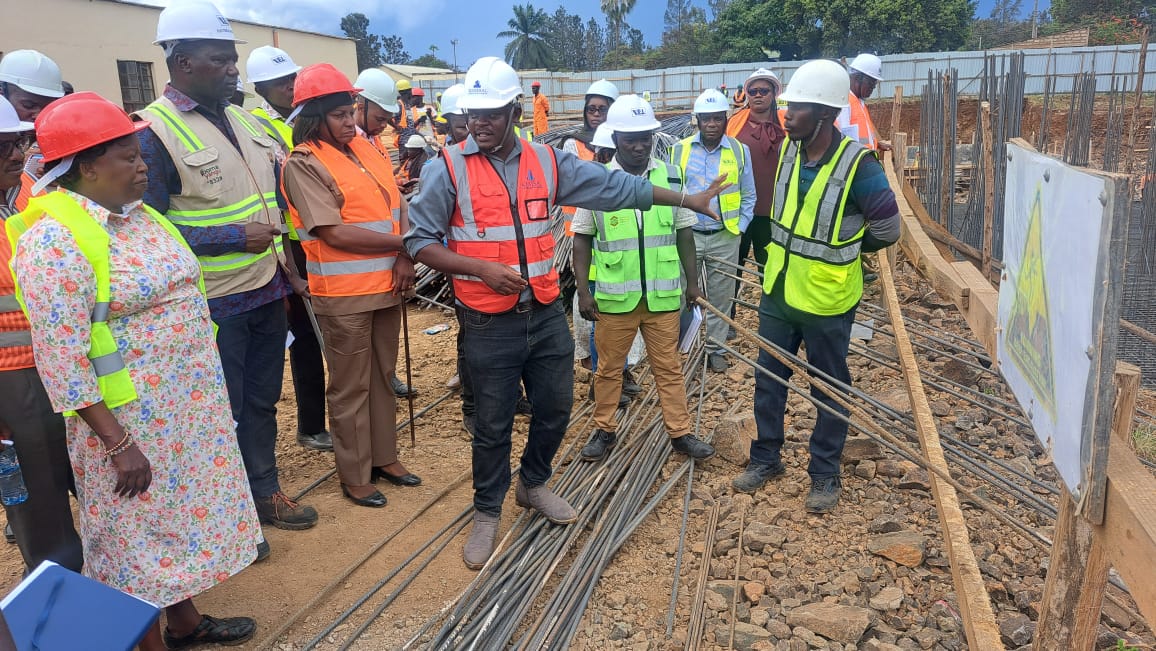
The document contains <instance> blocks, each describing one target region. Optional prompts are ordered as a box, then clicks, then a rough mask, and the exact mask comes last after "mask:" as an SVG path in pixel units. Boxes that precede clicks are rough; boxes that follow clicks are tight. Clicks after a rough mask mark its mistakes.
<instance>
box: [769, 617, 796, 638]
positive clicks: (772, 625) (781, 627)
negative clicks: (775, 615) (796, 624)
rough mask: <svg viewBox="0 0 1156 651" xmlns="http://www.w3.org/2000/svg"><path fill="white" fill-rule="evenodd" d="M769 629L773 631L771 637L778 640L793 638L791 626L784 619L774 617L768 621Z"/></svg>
mask: <svg viewBox="0 0 1156 651" xmlns="http://www.w3.org/2000/svg"><path fill="white" fill-rule="evenodd" d="M767 630H768V631H770V632H771V638H773V639H776V640H789V639H791V627H790V626H787V625H786V624H785V623H783V621H782V620H779V619H772V620H770V621H769V622H767Z"/></svg>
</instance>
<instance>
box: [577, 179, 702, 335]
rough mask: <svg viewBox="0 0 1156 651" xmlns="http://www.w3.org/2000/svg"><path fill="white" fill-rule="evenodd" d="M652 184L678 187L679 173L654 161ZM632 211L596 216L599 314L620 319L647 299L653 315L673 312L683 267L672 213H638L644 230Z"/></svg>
mask: <svg viewBox="0 0 1156 651" xmlns="http://www.w3.org/2000/svg"><path fill="white" fill-rule="evenodd" d="M656 162H657V163H658V165H656V166H655V167H654V168H653V169H651V170H650V174H649V178H650V182H651V183H652V184H654V185H655V186H656V187H660V188H667V189H669V188H671V186H674V189H675V191H678V190H680V189H681V188H682V179H681V178H680V177H679V175H678V170H677V169H674V168H673V167H671V166H669V165H667V164H666V163H663V162H662V161H656ZM637 212H638V211H636V210H635V209H634V208H626V209H623V210H616V211H614V212H609V213H604V212H601V211H594V224H595V225H596V226H597V228H598V234H597V235H596V236H595V237H594V247H593V253H594V256H593V265H592V268H597V269H598V272H597V275H596V278H595V280H594V300H595V301H596V302H597V303H598V310H599V311H600V312H606V313H607V314H622V313H625V312H630V311H632V310H634V309H635V308H636V307H638V302H639V301H640V300H642V297H643V295H644V294H645V296H646V307H647V309H648V310H650V311H651V312H670V311H673V310H677V309H678V308H679V304H680V302H681V298H682V280H681V275H680V272H681V271H682V266H681V263H680V261H679V258H678V240H677V236H676V235H675V230H674V208H672V207H670V206H653V207H652V208H651V209H650V210H647V211H645V212H642V213H641V215H642V220H641V221H642V228H641V229H640V228H639V219H638V216H637Z"/></svg>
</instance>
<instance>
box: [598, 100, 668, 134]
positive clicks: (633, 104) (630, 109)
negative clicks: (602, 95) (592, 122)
mask: <svg viewBox="0 0 1156 651" xmlns="http://www.w3.org/2000/svg"><path fill="white" fill-rule="evenodd" d="M605 124H609V125H610V128H611V129H614V132H615V133H636V132H639V131H654V130H655V129H658V128H661V127H662V125H661V124H660V123H659V122H658V120H655V119H654V109H652V108H651V107H650V102H648V101H646V100H644V99H642V98H641V97H639V96H638V95H633V94H631V95H623V96H621V97H619V98H618V99H616V100H614V103H613V104H611V105H610V110H609V111H607V112H606V122H605Z"/></svg>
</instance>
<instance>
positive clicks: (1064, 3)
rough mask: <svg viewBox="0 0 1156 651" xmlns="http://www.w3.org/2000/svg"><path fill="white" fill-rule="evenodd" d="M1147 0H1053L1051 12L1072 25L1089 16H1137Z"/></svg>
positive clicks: (1053, 16) (1060, 21)
mask: <svg viewBox="0 0 1156 651" xmlns="http://www.w3.org/2000/svg"><path fill="white" fill-rule="evenodd" d="M1147 4H1149V3H1148V2H1147V1H1146V0H1052V7H1051V10H1050V11H1051V14H1052V18H1054V19H1055V21H1056V22H1057V23H1068V24H1072V25H1076V24H1081V23H1085V22H1087V20H1088V19H1089V18H1094V19H1103V18H1121V19H1125V18H1137V17H1139V15H1140V12H1141V11H1143V10H1144V7H1145V6H1146V5H1147Z"/></svg>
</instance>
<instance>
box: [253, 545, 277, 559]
mask: <svg viewBox="0 0 1156 651" xmlns="http://www.w3.org/2000/svg"><path fill="white" fill-rule="evenodd" d="M272 553H273V550H272V549H271V548H270V547H269V541H268V540H264V539H262V540H261V542H259V543H257V560H255V561H253V562H254V563H260V562H261V561H263V560H266V559H267V558H269V554H272Z"/></svg>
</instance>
